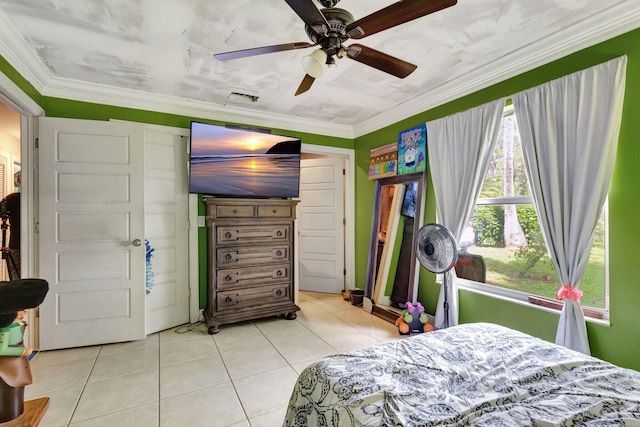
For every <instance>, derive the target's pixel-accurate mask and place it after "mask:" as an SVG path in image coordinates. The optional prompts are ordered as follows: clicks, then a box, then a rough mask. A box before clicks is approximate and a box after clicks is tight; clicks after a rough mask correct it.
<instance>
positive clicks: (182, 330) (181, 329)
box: [174, 315, 207, 334]
mask: <svg viewBox="0 0 640 427" xmlns="http://www.w3.org/2000/svg"><path fill="white" fill-rule="evenodd" d="M203 323H204V318H203V317H202V315H200V316H199V317H198V321H197V322H194V323H187V324H186V325H182V326H180V327H178V328H176V329H175V330H174V332H175V333H176V334H186V333H188V332H191V331H194V330H195V331H197V332H201V333H203V334H207V331H206V330H205V331H203V330H202V329H196V328H197V326H198V325H202V324H203Z"/></svg>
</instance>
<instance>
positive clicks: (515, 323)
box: [355, 29, 640, 370]
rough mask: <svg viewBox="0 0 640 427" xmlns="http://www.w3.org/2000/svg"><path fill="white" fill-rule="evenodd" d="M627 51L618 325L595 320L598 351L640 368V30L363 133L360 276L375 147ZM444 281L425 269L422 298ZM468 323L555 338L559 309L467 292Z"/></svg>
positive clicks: (360, 275) (614, 222)
mask: <svg viewBox="0 0 640 427" xmlns="http://www.w3.org/2000/svg"><path fill="white" fill-rule="evenodd" d="M624 54H626V55H627V56H628V64H627V85H626V96H625V102H624V113H623V119H622V129H621V133H620V140H619V146H618V156H617V160H616V166H615V171H614V175H613V181H612V183H611V188H610V191H609V255H610V256H609V288H610V309H611V322H610V323H611V325H610V326H602V325H599V324H595V323H588V324H587V329H588V332H589V339H590V343H591V351H592V353H593V355H594V356H597V357H600V358H602V359H605V360H608V361H611V362H613V363H616V364H618V365H621V366H625V367H629V368H633V369H637V370H640V357H638V355H639V354H640V327H639V326H640V319H638V314H637V313H638V312H639V310H640V281H639V280H638V277H640V262H638V261H637V259H636V256H637V255H638V254H637V253H636V249H639V248H640V243H639V236H640V221H638V220H637V218H638V212H639V211H640V199H639V198H638V197H636V194H637V185H638V184H637V183H638V182H640V124H639V122H638V117H640V96H639V95H640V29H638V30H634V31H632V32H629V33H627V34H624V35H622V36H619V37H616V38H614V39H611V40H608V41H606V42H604V43H600V44H598V45H596V46H593V47H590V48H587V49H584V50H582V51H580V52H577V53H575V54H572V55H569V56H567V57H565V58H562V59H559V60H557V61H554V62H552V63H550V64H547V65H544V66H542V67H539V68H536V69H534V70H532V71H529V72H527V73H524V74H521V75H519V76H516V77H514V78H511V79H508V80H506V81H503V82H501V83H498V84H496V85H493V86H491V87H489V88H486V89H484V90H481V91H478V92H475V93H473V94H470V95H468V96H465V97H462V98H460V99H457V100H455V101H452V102H449V103H447V104H445V105H442V106H440V107H438V108H434V109H432V110H429V111H425V112H423V113H421V114H418V115H415V116H413V117H410V118H408V119H406V120H403V121H401V122H399V123H396V124H394V125H392V126H388V127H386V128H384V129H381V130H378V131H376V132H372V133H370V134H368V135H364V136H362V137H359V138H356V143H355V147H356V161H357V171H356V194H357V195H358V198H357V202H358V203H357V205H356V206H357V208H356V209H357V211H356V216H357V221H356V224H357V229H356V253H357V254H358V255H357V259H356V265H357V269H358V270H357V271H356V278H357V283H358V284H359V285H360V286H363V285H364V283H365V279H366V268H367V260H366V257H367V255H366V254H367V251H368V242H369V240H368V236H369V232H370V227H371V209H372V202H373V200H372V199H373V183H371V182H370V181H369V180H368V179H367V171H368V164H367V160H368V157H369V150H371V149H372V148H374V147H378V146H381V145H384V144H388V143H390V142H393V141H396V139H397V135H398V132H400V131H402V130H405V129H408V128H411V127H413V126H417V125H419V124H421V123H424V122H426V121H429V120H433V119H436V118H440V117H444V116H447V115H450V114H454V113H456V112H460V111H464V110H467V109H469V108H472V107H475V106H478V105H480V104H484V103H486V102H489V101H492V100H494V99H497V98H500V97H504V96H506V97H508V96H509V95H511V94H514V93H516V92H520V91H522V90H525V89H528V88H530V87H533V86H536V85H538V84H541V83H544V82H547V81H549V80H553V79H555V78H558V77H561V76H563V75H566V74H570V73H572V72H575V71H579V70H582V69H584V68H588V67H590V66H593V65H596V64H599V63H601V62H605V61H607V60H610V59H613V58H615V57H618V56H621V55H624ZM426 200H427V211H426V213H425V222H433V221H435V217H436V215H435V201H434V200H435V199H434V194H433V190H432V188H431V180H430V178H429V184H428V188H427V199H426ZM438 291H439V285H437V284H435V276H434V275H433V274H430V273H429V272H427V271H425V270H424V269H422V271H421V273H420V283H419V292H418V296H419V300H420V301H421V302H422V303H423V304H424V305H425V306H426V307H427V310H428V311H430V312H432V313H433V312H434V311H435V305H436V301H437V296H438ZM460 322H461V323H468V322H494V323H499V324H502V325H506V326H509V327H513V328H515V329H519V330H522V331H524V332H527V333H530V334H532V335H536V336H539V337H541V338H544V339H547V340H550V341H554V340H555V333H556V328H557V323H558V315H557V314H555V313H548V312H544V311H542V310H539V309H536V308H531V307H526V306H523V305H520V304H515V303H513V302H508V301H504V300H500V299H497V298H492V297H488V296H484V295H479V294H476V293H472V292H467V291H460Z"/></svg>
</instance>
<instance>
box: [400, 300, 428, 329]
mask: <svg viewBox="0 0 640 427" xmlns="http://www.w3.org/2000/svg"><path fill="white" fill-rule="evenodd" d="M405 307H406V308H405V309H404V310H402V316H400V317H398V320H396V326H397V327H398V331H399V332H400V335H409V334H411V333H421V332H430V331H433V330H434V327H433V325H432V324H431V323H429V318H428V317H427V313H425V312H424V307H423V306H422V304H420V303H419V302H417V303H415V305H414V304H411V302H407V303H406V304H405Z"/></svg>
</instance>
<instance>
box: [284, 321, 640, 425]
mask: <svg viewBox="0 0 640 427" xmlns="http://www.w3.org/2000/svg"><path fill="white" fill-rule="evenodd" d="M436 425H437V426H466V425H473V426H492V427H502V426H575V425H580V426H607V427H610V426H629V425H633V426H640V373H639V372H636V371H633V370H629V369H623V368H620V367H617V366H614V365H612V364H609V363H606V362H603V361H601V360H599V359H596V358H593V357H588V356H585V355H583V354H580V353H578V352H574V351H572V350H569V349H566V348H564V347H560V346H556V345H555V344H551V343H549V342H547V341H543V340H540V339H538V338H534V337H531V336H529V335H526V334H523V333H521V332H518V331H514V330H511V329H508V328H505V327H502V326H498V325H493V324H488V323H475V324H465V325H460V326H455V327H452V328H449V329H446V330H440V331H435V332H430V333H425V334H420V335H415V336H412V337H410V338H406V339H404V340H399V341H395V342H389V343H383V344H378V345H376V346H373V347H369V348H367V349H364V350H361V351H357V352H351V353H344V354H338V355H334V356H329V357H326V358H324V359H322V360H320V361H319V362H317V363H315V364H313V365H311V366H309V367H307V368H306V369H305V370H304V371H303V372H302V373H301V374H300V377H299V378H298V381H297V383H296V385H295V387H294V390H293V393H292V395H291V399H290V402H289V407H288V410H287V414H286V418H285V421H284V426H308V427H317V426H332V427H338V426H403V427H406V426H436Z"/></svg>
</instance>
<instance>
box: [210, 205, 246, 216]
mask: <svg viewBox="0 0 640 427" xmlns="http://www.w3.org/2000/svg"><path fill="white" fill-rule="evenodd" d="M215 209H216V213H215V215H216V217H218V218H253V217H254V216H256V207H255V206H254V205H238V206H225V205H218V206H216V207H215Z"/></svg>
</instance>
